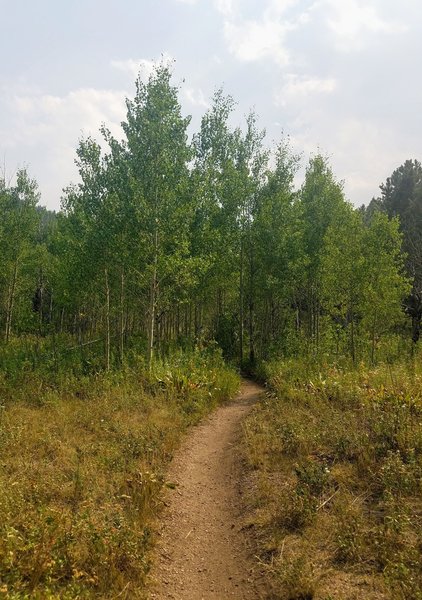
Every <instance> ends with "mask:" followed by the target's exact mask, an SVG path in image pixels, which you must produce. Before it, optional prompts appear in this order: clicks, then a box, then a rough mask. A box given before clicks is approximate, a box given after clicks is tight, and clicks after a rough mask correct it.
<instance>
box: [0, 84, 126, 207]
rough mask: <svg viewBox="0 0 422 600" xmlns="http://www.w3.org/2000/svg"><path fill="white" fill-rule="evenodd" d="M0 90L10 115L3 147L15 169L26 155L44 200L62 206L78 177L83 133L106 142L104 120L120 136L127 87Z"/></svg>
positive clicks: (0, 133)
mask: <svg viewBox="0 0 422 600" xmlns="http://www.w3.org/2000/svg"><path fill="white" fill-rule="evenodd" d="M0 91H1V92H2V93H1V106H0V109H1V110H3V111H6V112H7V114H8V116H9V118H8V119H7V121H3V126H2V128H1V129H0V140H1V147H0V152H1V154H2V155H4V156H5V158H6V163H7V165H10V167H8V168H12V169H15V168H16V165H18V164H20V161H21V160H22V157H24V158H25V162H26V163H27V164H28V166H29V169H30V172H31V174H33V175H35V177H36V179H37V180H38V182H39V185H40V189H41V192H42V202H46V201H47V203H48V205H49V206H54V207H56V208H57V205H58V198H59V197H60V195H61V190H62V188H63V187H64V186H65V185H67V184H68V183H69V182H70V181H72V180H76V178H77V170H76V167H75V165H74V159H75V156H76V147H77V144H78V140H79V138H80V137H81V136H86V135H92V136H93V137H96V138H98V140H99V141H100V142H101V136H100V135H99V133H98V132H99V128H100V127H101V125H102V123H105V124H106V125H107V127H108V128H109V129H110V130H111V132H112V134H113V135H115V136H116V137H118V138H119V137H120V136H121V128H120V123H121V121H122V120H123V119H124V117H125V97H126V96H127V92H125V91H124V90H106V89H105V90H98V89H94V88H80V89H77V90H73V91H71V92H69V93H68V94H66V95H63V96H58V95H53V94H46V93H42V92H41V91H40V90H38V89H35V88H33V89H30V88H26V89H20V88H15V89H12V87H11V86H8V87H6V86H4V88H3V89H2V90H0Z"/></svg>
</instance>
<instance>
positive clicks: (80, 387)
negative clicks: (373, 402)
mask: <svg viewBox="0 0 422 600" xmlns="http://www.w3.org/2000/svg"><path fill="white" fill-rule="evenodd" d="M237 387H238V377H237V376H236V375H235V374H234V373H233V372H232V371H231V370H229V369H227V368H226V367H225V366H224V364H223V362H222V359H221V357H220V355H219V354H218V353H216V352H213V351H209V352H206V351H205V352H202V353H201V352H189V353H184V354H183V353H177V354H175V355H174V356H173V357H172V358H171V359H168V360H167V361H166V362H157V363H156V364H155V365H154V368H153V369H152V371H151V372H149V371H148V370H146V369H145V368H144V367H143V366H142V364H141V365H140V366H139V367H138V368H136V367H133V368H131V369H126V370H125V371H120V372H115V373H110V374H104V373H103V374H97V375H95V376H94V375H92V376H85V377H84V376H67V377H62V378H55V379H54V380H51V379H46V378H43V377H42V374H40V373H37V371H36V370H31V372H30V373H29V374H28V375H25V373H24V374H23V375H21V376H20V385H19V388H18V389H17V388H16V382H15V381H12V380H11V378H10V377H5V376H3V377H1V375H0V394H1V396H0V398H1V401H0V404H1V408H0V598H8V599H9V598H10V599H13V600H15V599H16V600H17V599H26V598H31V599H32V598H34V599H53V598H54V599H59V598H60V599H75V598H116V597H119V598H141V597H143V588H144V581H145V576H146V573H147V571H148V567H149V564H148V558H147V557H148V550H149V548H150V544H151V523H152V519H153V518H154V516H155V515H156V514H157V511H158V510H159V506H160V502H159V497H160V490H161V489H162V487H163V486H165V485H170V486H172V485H173V482H166V479H165V475H164V473H165V470H164V468H165V465H166V463H167V462H168V461H169V459H170V458H171V456H172V453H173V451H174V449H175V448H176V446H177V445H178V443H179V440H180V437H181V434H182V433H183V431H184V430H185V429H186V427H187V426H189V425H190V424H192V423H195V422H197V421H198V420H199V419H200V418H201V417H202V416H203V415H204V414H206V413H207V412H208V411H210V410H211V409H212V408H213V407H214V406H216V404H217V403H218V402H221V401H223V400H225V399H228V398H229V397H230V396H232V395H233V394H234V393H235V391H236V389H237Z"/></svg>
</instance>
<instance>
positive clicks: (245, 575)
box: [150, 382, 265, 600]
mask: <svg viewBox="0 0 422 600" xmlns="http://www.w3.org/2000/svg"><path fill="white" fill-rule="evenodd" d="M260 393H262V388H260V387H259V386H257V385H255V384H253V383H251V382H244V383H243V385H242V389H241V393H240V394H239V396H238V397H237V398H236V399H235V400H234V401H233V402H232V403H230V404H228V405H226V406H223V407H221V408H219V409H218V410H217V411H216V412H214V413H213V414H212V415H211V417H209V418H208V419H206V420H205V421H204V422H203V423H202V424H200V425H198V426H197V427H196V428H195V429H194V430H193V431H192V433H191V434H190V435H189V436H188V438H187V439H186V441H185V443H184V444H183V446H182V448H181V449H180V450H179V452H178V454H177V455H176V457H175V458H174V460H173V462H172V464H171V467H170V471H169V473H168V480H169V481H172V482H175V483H176V484H177V487H176V489H175V490H169V492H168V494H167V497H166V503H167V505H168V508H167V509H166V511H165V514H164V518H163V521H162V525H161V531H160V538H159V542H158V547H157V550H156V555H155V561H154V567H153V569H152V574H151V579H152V583H151V588H150V589H151V592H150V598H154V599H158V598H159V599H164V598H166V599H176V600H182V599H183V600H202V599H203V600H211V599H215V600H217V599H218V600H224V599H225V598H235V599H236V600H252V599H254V600H256V599H259V598H264V597H265V594H264V593H263V591H262V589H263V588H262V586H261V581H260V580H261V579H262V577H261V574H260V573H259V572H258V570H257V568H256V563H255V562H254V560H253V558H252V557H251V551H250V550H249V549H248V544H247V539H246V537H245V535H244V532H243V531H242V530H241V527H242V520H241V508H242V501H241V499H242V497H241V489H240V482H241V473H242V466H241V460H240V458H239V452H238V443H239V441H240V434H241V422H242V420H243V419H244V418H245V416H246V415H247V414H248V412H249V411H250V410H251V407H252V405H253V403H254V402H255V401H256V400H257V399H258V397H259V394H260Z"/></svg>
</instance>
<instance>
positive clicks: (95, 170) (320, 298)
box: [0, 65, 422, 369]
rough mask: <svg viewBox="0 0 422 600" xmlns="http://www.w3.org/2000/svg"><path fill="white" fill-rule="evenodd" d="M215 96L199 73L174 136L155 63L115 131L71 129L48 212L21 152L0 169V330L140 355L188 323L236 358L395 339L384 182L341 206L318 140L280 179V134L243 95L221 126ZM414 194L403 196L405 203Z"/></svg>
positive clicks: (182, 341) (347, 350)
mask: <svg viewBox="0 0 422 600" xmlns="http://www.w3.org/2000/svg"><path fill="white" fill-rule="evenodd" d="M233 108H234V103H233V100H232V99H231V98H230V97H228V96H224V94H223V93H222V91H221V90H220V91H217V92H216V93H215V95H214V98H213V102H212V106H211V108H210V109H209V110H208V111H207V112H206V114H205V115H204V116H203V118H202V122H201V127H200V130H199V132H198V133H196V134H195V135H194V136H193V139H192V141H191V142H190V141H189V139H188V134H187V129H188V126H189V118H184V117H183V116H182V111H181V106H180V104H179V100H178V90H177V88H175V87H174V86H173V85H172V83H171V72H170V70H169V68H168V67H166V66H164V65H160V66H157V67H156V69H155V71H154V73H153V74H152V75H151V77H150V79H149V81H148V83H143V82H142V81H141V79H138V81H137V82H136V94H135V97H134V99H133V100H127V117H126V121H125V122H124V123H123V124H122V125H123V132H124V139H123V140H121V141H119V140H116V139H115V138H114V137H113V136H112V135H111V133H110V132H109V131H108V130H107V129H106V128H103V129H102V135H103V136H104V140H105V142H106V145H107V151H103V150H102V149H101V147H100V145H99V144H98V143H97V142H96V141H94V140H93V139H91V138H87V139H84V140H82V141H81V142H80V144H79V147H78V149H77V164H78V168H79V172H80V180H81V183H79V184H77V185H72V186H70V187H69V188H67V189H66V190H65V194H64V197H63V202H62V211H61V212H60V213H59V214H57V215H54V214H52V213H48V212H47V211H46V210H44V209H40V208H39V207H38V206H37V205H38V201H39V195H38V192H37V186H36V183H35V182H34V181H32V180H31V179H30V178H29V177H28V175H27V173H26V171H25V170H23V171H20V172H19V173H18V177H17V182H16V184H15V185H13V186H11V185H6V183H5V182H3V183H2V184H0V186H1V187H0V212H1V220H0V261H1V270H0V286H1V287H0V293H1V313H0V319H1V327H2V330H3V342H2V343H3V344H6V343H8V342H9V341H10V340H11V338H12V337H13V338H14V339H16V338H17V337H19V336H23V335H24V334H25V335H26V337H28V335H29V334H30V335H31V336H35V337H36V336H39V337H40V338H41V337H45V336H49V335H50V336H51V335H54V336H57V337H58V336H59V335H62V336H71V337H72V339H73V342H72V343H75V345H76V346H78V347H79V348H81V349H82V348H91V347H92V348H97V352H98V353H99V354H101V361H102V365H103V366H104V367H105V368H107V369H108V368H111V367H112V366H117V365H119V364H123V363H124V362H125V361H126V359H127V358H128V355H129V354H130V353H131V352H133V349H134V348H136V349H137V352H138V353H142V354H143V356H144V357H145V359H146V360H148V361H151V360H152V359H153V357H154V356H157V355H161V354H163V353H166V352H168V351H169V349H170V348H171V347H172V346H174V345H191V344H194V343H196V344H202V343H203V342H204V341H206V340H215V341H216V342H217V343H218V344H219V345H220V347H221V348H222V350H223V352H224V354H225V355H226V356H227V357H229V358H237V359H241V361H242V362H243V363H245V362H249V363H254V362H255V361H256V359H257V358H259V359H262V358H267V357H269V356H270V355H272V354H275V353H277V354H280V353H302V352H311V351H312V352H323V353H328V354H336V355H337V356H338V355H347V356H350V357H351V358H352V359H353V360H354V361H356V360H359V359H363V358H371V359H372V360H376V358H377V353H378V352H380V351H381V349H382V347H383V344H382V342H383V340H384V339H387V338H388V339H390V340H391V339H392V337H394V336H396V338H401V337H402V338H403V339H405V337H406V335H408V332H407V330H408V329H410V324H406V323H407V322H406V319H405V316H404V312H403V308H402V307H403V301H404V300H405V299H406V298H407V299H409V298H410V297H412V296H413V297H416V298H417V293H418V285H419V283H420V272H421V267H420V262H421V252H420V247H419V249H418V250H417V251H415V252H414V254H413V255H412V256H411V252H409V248H407V247H406V250H407V257H408V258H407V267H408V271H407V272H408V275H410V278H408V277H406V276H405V271H404V266H405V255H404V254H403V253H402V251H401V245H402V233H401V232H400V222H399V219H396V218H392V219H390V218H389V217H391V216H394V215H398V217H402V215H401V213H400V212H399V211H398V210H389V206H390V205H391V206H393V205H394V202H393V201H392V200H391V197H392V191H391V185H393V184H391V185H390V184H387V187H385V188H383V197H382V198H381V199H380V200H374V201H373V202H372V203H371V204H370V206H369V207H368V209H359V210H356V209H354V208H353V207H352V205H351V204H349V203H348V202H347V201H346V200H345V197H344V192H343V189H342V185H341V184H340V183H339V182H337V181H336V179H335V177H334V175H333V173H332V171H331V168H330V166H329V164H328V162H327V160H326V159H325V158H324V157H322V156H320V155H318V156H315V157H313V158H311V160H310V161H309V164H308V167H307V170H306V176H305V180H304V183H303V185H302V187H301V188H300V189H299V190H296V189H295V187H294V177H295V174H296V171H297V169H298V166H299V157H298V156H296V155H295V154H294V153H293V152H292V151H291V148H290V147H289V144H288V141H286V140H283V141H281V143H280V144H279V146H278V147H277V148H276V149H275V151H273V152H269V151H268V150H267V149H266V147H265V145H264V133H263V132H262V131H260V130H259V129H258V128H257V124H256V117H255V115H254V113H251V114H250V115H249V117H248V118H247V120H246V124H245V127H244V128H242V129H240V128H234V129H233V128H232V127H230V124H229V123H230V115H231V113H232V111H233ZM412 165H413V166H414V167H415V168H419V169H420V165H419V163H417V162H416V161H415V162H414V163H412ZM415 165H416V166H415ZM390 183H391V182H390ZM395 185H396V186H397V182H396V184H395ZM415 185H416V188H417V185H420V183H419V184H415ZM393 187H394V185H393ZM415 198H416V200H414V201H413V200H412V202H413V205H412V206H413V208H411V209H410V208H409V207H407V209H408V210H413V211H414V212H415V213H416V214H419V217H418V218H420V213H421V206H422V200H421V195H419V196H418V195H417V193H416V195H415ZM418 198H419V199H418ZM389 203H390V204H389ZM396 204H397V203H396ZM394 206H396V205H394ZM418 211H419V213H418ZM415 218H416V217H415ZM402 221H403V219H402ZM410 222H411V223H412V227H413V221H412V218H410ZM402 229H403V231H404V233H405V240H406V243H408V244H409V243H410V242H408V240H409V239H410V238H409V235H407V234H406V229H405V228H403V226H402ZM412 231H413V229H412ZM419 231H420V230H419ZM415 235H417V234H415ZM412 243H413V244H416V245H417V243H416V241H415V240H413V241H412ZM409 256H411V259H412V260H411V264H412V266H411V267H409ZM418 260H419V266H418V264H417V261H418ZM412 269H413V271H412ZM415 269H416V271H415ZM418 269H419V270H418ZM416 272H417V273H416ZM418 277H419V279H418ZM414 282H416V283H414ZM413 283H414V285H413V294H412V295H411V285H412V284H413ZM419 292H420V290H419ZM408 304H409V300H408ZM416 304H417V301H416ZM415 315H416V316H415ZM415 315H413V316H412V315H411V316H412V319H413V337H414V341H416V339H417V336H416V334H415V331H416V330H417V329H418V327H419V328H420V317H419V325H418V319H417V311H416V313H415Z"/></svg>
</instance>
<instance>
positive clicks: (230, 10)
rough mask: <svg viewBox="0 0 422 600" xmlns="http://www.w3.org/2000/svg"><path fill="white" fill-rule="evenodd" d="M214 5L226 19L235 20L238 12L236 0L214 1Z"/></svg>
mask: <svg viewBox="0 0 422 600" xmlns="http://www.w3.org/2000/svg"><path fill="white" fill-rule="evenodd" d="M214 5H215V7H216V9H217V10H218V11H219V12H220V13H221V14H222V15H224V16H225V17H226V18H229V17H230V18H233V17H234V15H235V13H236V11H237V1H236V0H214Z"/></svg>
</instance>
